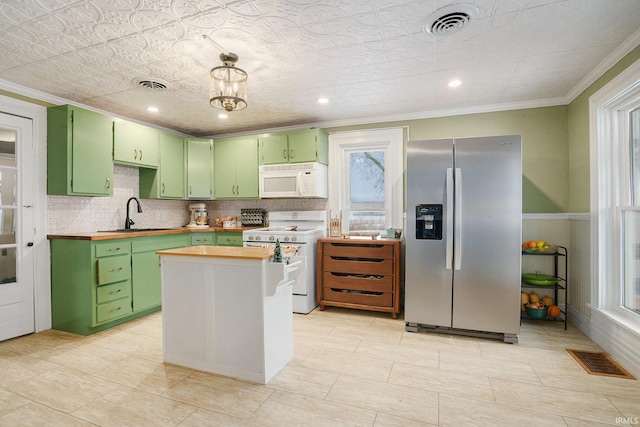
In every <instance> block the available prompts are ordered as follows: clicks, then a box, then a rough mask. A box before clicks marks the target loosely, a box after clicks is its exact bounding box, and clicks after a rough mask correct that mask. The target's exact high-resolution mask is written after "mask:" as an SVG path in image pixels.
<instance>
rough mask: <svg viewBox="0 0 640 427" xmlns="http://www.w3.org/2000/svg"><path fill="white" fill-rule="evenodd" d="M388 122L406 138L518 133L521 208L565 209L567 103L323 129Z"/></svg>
mask: <svg viewBox="0 0 640 427" xmlns="http://www.w3.org/2000/svg"><path fill="white" fill-rule="evenodd" d="M392 126H404V127H406V128H407V135H408V139H410V140H419V139H431V138H447V137H466V136H492V135H509V134H518V135H522V170H523V176H522V178H523V179H522V181H523V184H522V185H523V189H522V191H523V197H522V209H523V212H525V213H548V212H568V209H569V180H568V177H569V172H568V170H567V166H568V164H569V151H568V126H567V106H566V105H563V106H555V107H544V108H529V109H522V110H509V111H499V112H492V113H481V114H468V115H460V116H449V117H438V118H431V119H420V120H410V121H403V122H389V123H377V124H375V125H367V126H351V127H341V128H329V129H327V130H328V131H329V132H336V131H343V130H355V129H367V128H381V127H392Z"/></svg>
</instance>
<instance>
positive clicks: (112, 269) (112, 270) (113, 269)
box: [109, 267, 122, 273]
mask: <svg viewBox="0 0 640 427" xmlns="http://www.w3.org/2000/svg"><path fill="white" fill-rule="evenodd" d="M120 270H122V267H119V268H110V269H109V273H113V272H114V271H120Z"/></svg>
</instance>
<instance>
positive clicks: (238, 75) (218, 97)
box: [209, 53, 247, 111]
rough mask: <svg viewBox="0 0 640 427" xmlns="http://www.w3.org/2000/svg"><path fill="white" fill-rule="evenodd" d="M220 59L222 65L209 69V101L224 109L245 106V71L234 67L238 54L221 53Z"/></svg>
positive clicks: (228, 109) (232, 109)
mask: <svg viewBox="0 0 640 427" xmlns="http://www.w3.org/2000/svg"><path fill="white" fill-rule="evenodd" d="M220 60H221V61H222V63H223V64H224V65H221V66H219V67H215V68H212V69H211V87H210V91H209V96H210V99H209V103H210V104H211V106H213V107H215V108H219V109H221V110H226V111H235V110H243V109H245V108H247V73H246V72H245V71H244V70H241V69H240V68H236V66H235V63H236V62H238V55H236V54H235V53H221V54H220Z"/></svg>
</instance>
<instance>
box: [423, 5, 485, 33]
mask: <svg viewBox="0 0 640 427" xmlns="http://www.w3.org/2000/svg"><path fill="white" fill-rule="evenodd" d="M477 14H478V9H476V8H475V7H474V6H471V5H468V4H456V5H450V6H445V7H443V8H440V9H438V10H436V11H435V12H434V13H432V14H431V15H430V16H429V18H428V19H427V23H426V24H425V26H424V29H425V31H426V32H428V33H431V34H433V35H435V36H448V35H450V34H454V33H457V32H458V31H460V30H462V29H463V28H465V27H467V25H469V23H470V22H471V20H472V19H475V17H476V15H477Z"/></svg>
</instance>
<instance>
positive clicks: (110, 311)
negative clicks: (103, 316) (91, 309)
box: [107, 307, 122, 313]
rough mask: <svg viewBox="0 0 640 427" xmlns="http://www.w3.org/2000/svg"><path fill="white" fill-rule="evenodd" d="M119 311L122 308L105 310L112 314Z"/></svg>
mask: <svg viewBox="0 0 640 427" xmlns="http://www.w3.org/2000/svg"><path fill="white" fill-rule="evenodd" d="M120 310H122V307H118V308H112V309H111V310H107V313H114V312H116V311H120Z"/></svg>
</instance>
